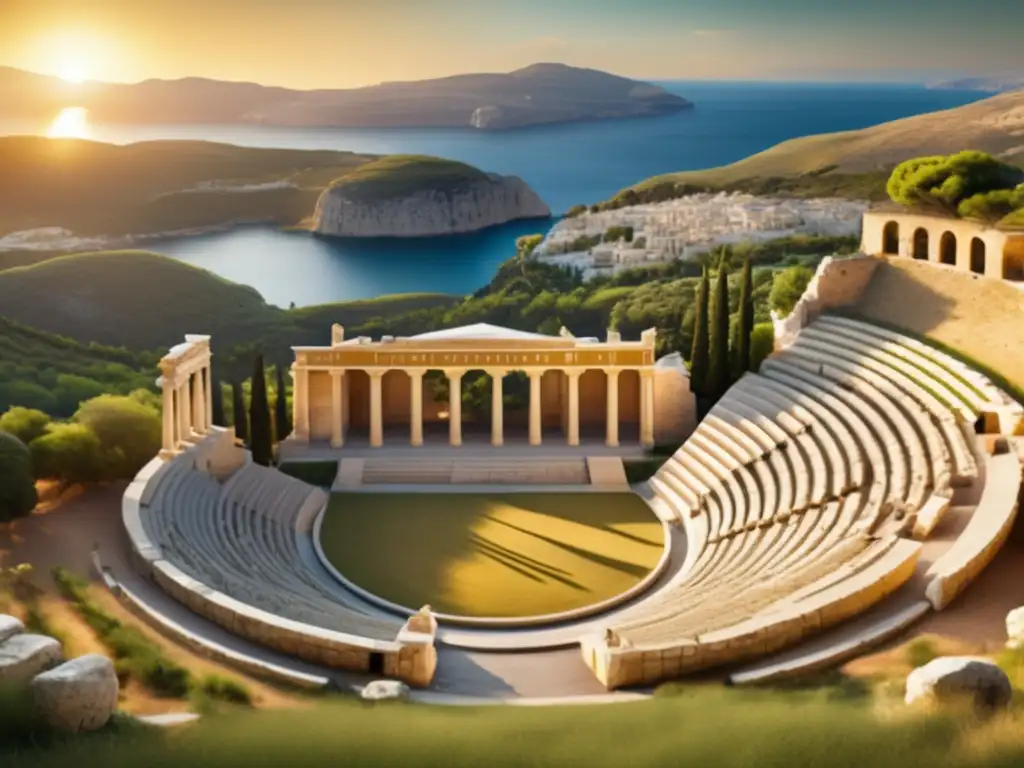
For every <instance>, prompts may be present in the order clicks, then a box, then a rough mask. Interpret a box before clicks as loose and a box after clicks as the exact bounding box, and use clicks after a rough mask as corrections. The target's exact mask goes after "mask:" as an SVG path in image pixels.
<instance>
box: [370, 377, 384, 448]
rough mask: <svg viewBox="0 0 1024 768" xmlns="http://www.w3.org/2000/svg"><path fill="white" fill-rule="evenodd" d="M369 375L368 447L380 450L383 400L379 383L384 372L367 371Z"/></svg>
mask: <svg viewBox="0 0 1024 768" xmlns="http://www.w3.org/2000/svg"><path fill="white" fill-rule="evenodd" d="M369 374H370V446H371V447H372V448H380V447H381V446H382V445H384V402H383V400H384V398H383V396H382V393H381V381H382V380H383V378H384V371H369Z"/></svg>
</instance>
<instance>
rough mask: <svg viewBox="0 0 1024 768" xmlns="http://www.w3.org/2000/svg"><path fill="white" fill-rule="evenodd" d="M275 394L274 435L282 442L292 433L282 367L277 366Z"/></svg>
mask: <svg viewBox="0 0 1024 768" xmlns="http://www.w3.org/2000/svg"><path fill="white" fill-rule="evenodd" d="M275 367H276V368H277V381H276V384H277V392H276V393H275V396H274V434H275V435H276V436H277V440H278V442H280V441H281V440H284V439H285V438H286V437H288V435H289V434H290V433H291V431H292V425H291V423H290V421H289V419H288V390H287V389H285V384H284V366H283V365H277V366H275Z"/></svg>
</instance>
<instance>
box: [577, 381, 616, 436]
mask: <svg viewBox="0 0 1024 768" xmlns="http://www.w3.org/2000/svg"><path fill="white" fill-rule="evenodd" d="M616 405H618V402H617V401H616ZM579 412H580V438H581V440H584V441H586V442H588V443H602V442H604V440H605V437H606V435H607V431H608V374H607V373H605V372H604V371H603V370H600V369H597V368H588V369H587V370H586V371H584V372H583V375H582V376H580V400H579Z"/></svg>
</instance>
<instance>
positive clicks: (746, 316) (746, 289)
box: [735, 258, 754, 379]
mask: <svg viewBox="0 0 1024 768" xmlns="http://www.w3.org/2000/svg"><path fill="white" fill-rule="evenodd" d="M739 313H740V316H739V322H738V323H737V330H736V353H735V366H736V367H735V377H736V378H737V379H739V377H740V376H742V375H743V373H744V372H745V371H748V370H750V336H751V334H753V332H754V280H753V277H752V272H751V267H750V259H749V258H746V259H744V260H743V273H742V275H741V277H740V306H739Z"/></svg>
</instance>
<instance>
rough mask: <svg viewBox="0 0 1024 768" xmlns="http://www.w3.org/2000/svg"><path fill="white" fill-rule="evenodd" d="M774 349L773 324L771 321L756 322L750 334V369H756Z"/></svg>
mask: <svg viewBox="0 0 1024 768" xmlns="http://www.w3.org/2000/svg"><path fill="white" fill-rule="evenodd" d="M773 351H775V326H774V325H772V324H771V323H758V324H757V325H755V326H754V332H753V333H752V334H750V370H752V371H755V372H756V371H757V370H758V369H760V367H761V363H762V362H764V359H765V358H766V357H768V355H770V354H771V353H772V352H773Z"/></svg>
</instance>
